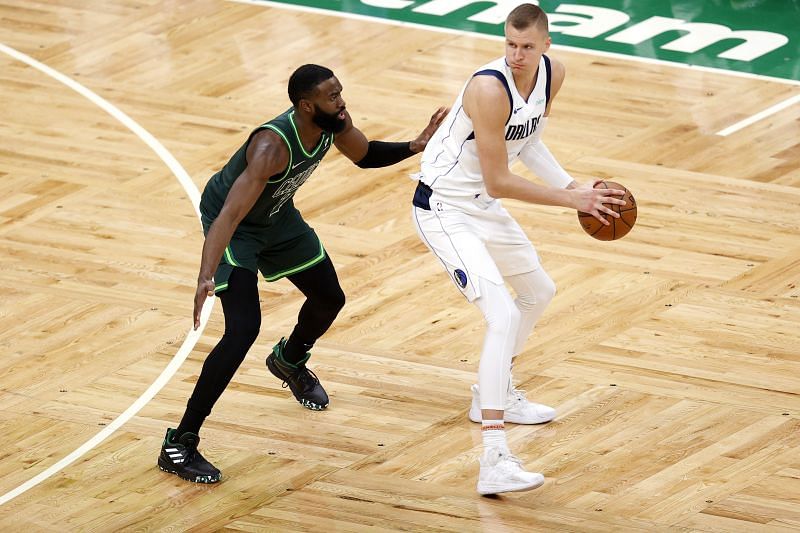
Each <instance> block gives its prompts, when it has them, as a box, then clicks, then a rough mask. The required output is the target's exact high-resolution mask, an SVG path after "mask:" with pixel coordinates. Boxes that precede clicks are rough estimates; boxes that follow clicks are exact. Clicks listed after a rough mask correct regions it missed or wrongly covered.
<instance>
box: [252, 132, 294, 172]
mask: <svg viewBox="0 0 800 533" xmlns="http://www.w3.org/2000/svg"><path fill="white" fill-rule="evenodd" d="M263 129H269V130H270V131H273V132H275V133H277V134H278V137H280V138H281V139H283V142H285V143H286V149H287V150H289V162H288V163H287V164H286V170H284V171H283V174H282V175H281V176H280V177H279V178H277V179H276V177H277V176H278V174H275V175H274V176H270V177H269V179H268V180H267V183H276V182H279V181H282V180H283V179H284V178H285V177H286V176H288V175H289V170H291V168H292V160H293V157H292V145H291V144H290V143H289V139H287V138H286V135H284V133H283V132H282V131H281V130H280V129H278V128H277V127H275V126H273V125H272V124H270V123H266V124H262V125H261V126H260V127H258V128H257V129H256V130H255V131H254V132H253V135H255V134H256V133H257V132H259V131H261V130H263ZM250 138H251V139H252V135H251V136H250ZM249 143H250V141H249V140H248V144H249Z"/></svg>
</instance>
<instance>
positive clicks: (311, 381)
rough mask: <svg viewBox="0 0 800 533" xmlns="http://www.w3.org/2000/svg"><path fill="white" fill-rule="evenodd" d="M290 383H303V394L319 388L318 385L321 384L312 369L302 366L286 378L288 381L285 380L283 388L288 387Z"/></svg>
mask: <svg viewBox="0 0 800 533" xmlns="http://www.w3.org/2000/svg"><path fill="white" fill-rule="evenodd" d="M289 381H297V382H299V383H301V384H302V385H303V392H306V391H308V390H311V389H312V388H314V387H316V386H317V383H319V378H318V377H317V375H316V374H315V373H314V372H312V371H311V369H310V368H308V367H307V366H305V365H302V366H298V367H297V370H295V371H294V372H292V373H291V374H289V375H288V376H286V379H284V380H283V384H282V385H281V387H283V388H284V389H285V388H286V387H288V386H289Z"/></svg>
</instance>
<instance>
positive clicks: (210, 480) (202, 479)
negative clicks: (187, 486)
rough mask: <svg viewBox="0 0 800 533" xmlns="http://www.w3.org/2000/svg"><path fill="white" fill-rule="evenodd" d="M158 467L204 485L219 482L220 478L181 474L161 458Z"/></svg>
mask: <svg viewBox="0 0 800 533" xmlns="http://www.w3.org/2000/svg"><path fill="white" fill-rule="evenodd" d="M158 468H159V469H160V470H161V471H162V472H166V473H168V474H175V475H176V476H178V477H179V478H181V479H185V480H186V481H191V482H192V483H202V484H204V485H211V484H214V483H219V479H220V476H187V475H185V474H181V473H180V472H178V471H177V470H175V469H174V468H172V467H170V466H164V465H163V464H162V463H161V459H160V458H159V461H158Z"/></svg>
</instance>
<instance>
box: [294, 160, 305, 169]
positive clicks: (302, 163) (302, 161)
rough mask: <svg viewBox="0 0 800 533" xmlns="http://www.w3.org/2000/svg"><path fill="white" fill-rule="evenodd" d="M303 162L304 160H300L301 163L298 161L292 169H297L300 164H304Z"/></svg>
mask: <svg viewBox="0 0 800 533" xmlns="http://www.w3.org/2000/svg"><path fill="white" fill-rule="evenodd" d="M302 164H303V161H300V162H299V163H297V164H296V165H292V170H294V169H296V168H297V167H299V166H300V165H302Z"/></svg>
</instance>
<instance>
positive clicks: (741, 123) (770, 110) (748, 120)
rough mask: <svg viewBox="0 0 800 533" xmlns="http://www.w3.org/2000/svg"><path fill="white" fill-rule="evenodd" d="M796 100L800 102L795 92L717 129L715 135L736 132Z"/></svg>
mask: <svg viewBox="0 0 800 533" xmlns="http://www.w3.org/2000/svg"><path fill="white" fill-rule="evenodd" d="M798 102H800V94H796V95H794V96H791V97H789V98H787V99H786V100H784V101H782V102H778V103H777V104H775V105H773V106H770V107H768V108H767V109H765V110H763V111H760V112H758V113H756V114H755V115H751V116H749V117H747V118H746V119H744V120H740V121H739V122H737V123H736V124H733V125H731V126H728V127H727V128H725V129H722V130H719V131H718V132H717V135H719V136H720V137H727V136H728V135H731V134H732V133H736V132H737V131H739V130H740V129H742V128H746V127H747V126H750V125H751V124H755V123H756V122H758V121H760V120H763V119H765V118H767V117H770V116H772V115H774V114H775V113H777V112H778V111H782V110H784V109H786V108H787V107H789V106H792V105H794V104H796V103H798Z"/></svg>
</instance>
